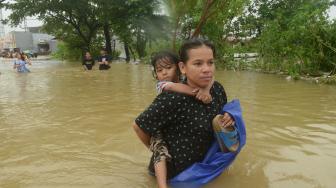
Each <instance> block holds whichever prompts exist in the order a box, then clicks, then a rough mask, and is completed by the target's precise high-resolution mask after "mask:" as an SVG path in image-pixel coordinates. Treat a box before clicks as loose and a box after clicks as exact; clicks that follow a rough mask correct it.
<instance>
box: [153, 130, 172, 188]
mask: <svg viewBox="0 0 336 188" xmlns="http://www.w3.org/2000/svg"><path fill="white" fill-rule="evenodd" d="M149 148H150V150H151V151H152V152H153V156H154V169H155V176H156V181H157V183H158V186H159V188H166V187H167V164H166V162H167V160H170V159H171V156H170V155H169V153H168V149H167V145H166V143H165V141H164V140H163V139H162V137H161V134H157V135H155V136H153V137H151V141H150V147H149Z"/></svg>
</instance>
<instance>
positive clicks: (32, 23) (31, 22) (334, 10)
mask: <svg viewBox="0 0 336 188" xmlns="http://www.w3.org/2000/svg"><path fill="white" fill-rule="evenodd" d="M328 13H329V16H330V18H331V19H335V18H336V6H332V7H331V8H330V9H329V11H328ZM2 14H3V18H4V19H5V18H7V17H8V15H9V14H10V11H9V10H2ZM41 25H42V22H41V21H39V20H36V19H34V18H27V26H28V27H36V26H41ZM11 31H24V24H23V23H22V24H20V25H19V26H18V27H14V28H13V27H10V26H8V25H5V34H6V33H9V32H11Z"/></svg>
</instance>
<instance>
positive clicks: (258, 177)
mask: <svg viewBox="0 0 336 188" xmlns="http://www.w3.org/2000/svg"><path fill="white" fill-rule="evenodd" d="M29 68H30V70H31V73H30V74H17V73H16V72H15V71H14V70H13V69H12V62H8V61H4V60H0V72H1V74H0V187H25V188H26V187H29V188H30V187H31V188H33V187H34V188H36V187H81V188H82V187H97V188H100V187H136V188H138V187H139V188H145V187H148V188H150V187H155V186H156V184H155V180H154V178H152V177H151V176H149V175H148V173H147V164H148V160H149V156H150V153H149V151H147V150H146V148H145V147H144V146H143V145H142V144H141V143H140V141H139V140H138V138H137V137H136V135H135V133H134V131H133V129H132V127H131V125H132V123H133V121H134V119H135V117H136V116H137V115H138V114H139V113H140V112H142V111H143V110H144V109H145V108H146V107H147V106H148V105H149V104H150V103H151V102H152V100H153V99H154V97H155V96H156V91H155V80H154V79H153V77H152V74H151V71H150V68H149V67H148V66H147V65H141V64H140V65H134V64H124V63H114V64H112V65H111V69H110V70H108V71H103V72H102V71H99V70H94V71H91V72H85V71H83V69H82V67H81V66H80V63H64V62H63V63H62V62H58V61H35V62H34V61H33V65H32V66H29ZM96 68H97V67H96ZM216 80H218V81H219V82H220V83H222V84H223V85H224V87H225V89H226V92H227V94H228V98H229V99H233V98H239V99H240V101H241V104H242V108H243V111H244V112H243V113H244V119H245V123H246V126H247V127H246V128H247V144H246V146H245V148H244V149H243V151H242V152H241V153H240V155H239V156H238V157H237V160H236V161H235V162H234V163H233V165H232V166H231V168H230V169H229V170H228V171H226V172H224V173H223V174H222V175H221V176H220V177H219V178H217V179H216V180H214V181H213V182H211V183H210V184H209V185H207V186H206V187H207V188H217V187H230V188H239V187H258V188H263V187H265V188H266V187H272V188H282V187H295V188H307V187H312V188H316V187H330V188H331V187H334V184H335V179H336V173H335V169H336V163H335V160H336V136H335V135H336V87H335V86H329V85H316V84H311V83H308V82H304V81H297V82H293V81H286V80H285V79H284V78H283V77H279V76H276V75H266V74H260V73H254V72H233V71H217V72H216Z"/></svg>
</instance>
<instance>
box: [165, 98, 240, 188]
mask: <svg viewBox="0 0 336 188" xmlns="http://www.w3.org/2000/svg"><path fill="white" fill-rule="evenodd" d="M224 112H227V113H229V114H230V115H231V116H232V117H233V118H234V120H235V124H236V127H237V129H238V134H239V143H240V144H239V149H238V151H237V152H229V153H223V152H221V151H220V148H219V145H218V143H217V142H214V143H213V144H212V146H211V148H210V149H209V151H208V153H207V154H206V156H205V158H204V160H203V161H202V162H199V163H195V164H193V165H192V166H190V167H189V168H187V169H186V170H184V171H183V172H181V173H180V174H178V175H177V176H175V177H174V178H173V179H171V180H170V181H169V183H170V186H172V187H174V188H185V187H188V188H198V187H201V186H203V185H205V184H207V183H208V182H210V181H212V180H213V179H215V178H216V177H217V176H219V175H220V174H221V173H222V172H223V171H224V170H225V169H226V168H227V167H229V166H230V164H231V163H232V162H233V161H234V159H235V158H236V156H237V155H238V154H239V152H240V150H241V149H242V148H243V147H244V145H245V144H246V130H245V124H244V121H243V118H242V111H241V107H240V102H239V100H238V99H235V100H233V101H231V102H229V103H227V104H226V105H224V107H223V109H222V111H221V114H224Z"/></svg>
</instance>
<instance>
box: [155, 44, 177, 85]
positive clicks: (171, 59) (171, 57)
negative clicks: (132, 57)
mask: <svg viewBox="0 0 336 188" xmlns="http://www.w3.org/2000/svg"><path fill="white" fill-rule="evenodd" d="M179 62H180V59H179V57H178V55H177V54H176V53H174V52H172V51H169V50H165V51H160V52H156V53H153V54H152V57H151V65H152V67H153V69H154V70H153V76H154V77H155V78H156V68H157V63H160V64H161V65H163V66H164V65H168V64H175V65H176V66H178V63H179ZM177 74H178V75H179V74H180V73H179V69H178V68H177Z"/></svg>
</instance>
